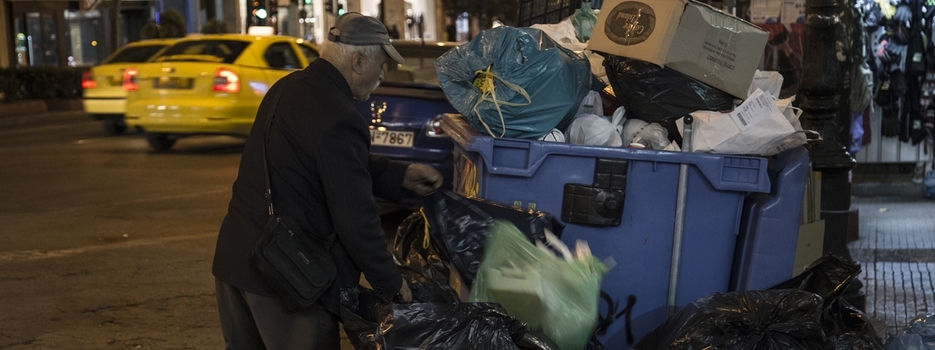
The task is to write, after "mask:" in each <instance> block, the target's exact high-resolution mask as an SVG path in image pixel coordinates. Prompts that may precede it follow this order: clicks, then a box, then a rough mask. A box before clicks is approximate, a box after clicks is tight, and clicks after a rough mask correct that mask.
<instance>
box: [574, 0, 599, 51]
mask: <svg viewBox="0 0 935 350" xmlns="http://www.w3.org/2000/svg"><path fill="white" fill-rule="evenodd" d="M571 23H572V24H574V26H575V36H576V37H577V38H578V41H580V42H583V43H586V42H588V40H591V32H592V31H594V25H595V24H597V14H595V13H594V9H593V8H591V2H590V1H582V2H581V8H579V9H577V10H575V14H574V15H572V16H571Z"/></svg>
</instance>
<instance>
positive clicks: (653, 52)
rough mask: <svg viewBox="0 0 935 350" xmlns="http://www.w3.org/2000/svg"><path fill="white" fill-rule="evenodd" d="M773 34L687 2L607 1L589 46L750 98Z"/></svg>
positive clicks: (667, 0) (708, 7)
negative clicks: (754, 76) (650, 64)
mask: <svg viewBox="0 0 935 350" xmlns="http://www.w3.org/2000/svg"><path fill="white" fill-rule="evenodd" d="M768 38H769V33H768V32H766V31H765V30H763V29H761V28H760V27H758V26H756V25H754V24H752V23H749V22H746V21H744V20H742V19H740V18H737V17H735V16H731V15H729V14H726V13H724V12H721V11H720V10H718V9H716V8H714V7H711V6H708V5H706V4H702V3H698V2H694V1H687V0H653V1H651V2H649V1H647V2H640V1H626V0H611V1H606V2H604V4H603V6H602V7H601V12H600V15H599V16H598V18H597V23H596V24H595V26H594V31H593V32H592V33H591V40H590V41H589V43H588V49H590V50H593V51H598V52H604V53H609V54H613V55H618V56H624V57H629V58H634V59H638V60H643V61H648V62H652V63H655V64H658V65H660V66H665V67H669V68H672V69H674V70H676V71H678V72H681V73H682V74H685V75H688V76H690V77H692V78H695V79H698V80H700V81H702V82H704V83H706V84H708V85H711V86H714V87H716V88H718V89H721V90H723V91H724V92H727V93H729V94H731V95H734V96H735V97H738V98H741V99H745V98H746V97H747V91H748V89H749V87H750V83H751V82H752V81H753V75H754V73H756V69H757V67H758V66H759V64H760V60H761V59H762V57H763V52H764V48H765V47H766V40H767V39H768Z"/></svg>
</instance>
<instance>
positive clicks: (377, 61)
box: [351, 50, 389, 101]
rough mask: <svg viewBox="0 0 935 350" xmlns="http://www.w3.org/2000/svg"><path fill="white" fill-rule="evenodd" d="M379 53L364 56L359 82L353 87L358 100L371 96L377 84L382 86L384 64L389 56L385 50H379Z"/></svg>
mask: <svg viewBox="0 0 935 350" xmlns="http://www.w3.org/2000/svg"><path fill="white" fill-rule="evenodd" d="M377 55H378V57H364V58H363V67H362V68H363V69H362V70H361V75H360V76H359V77H358V81H357V83H356V84H354V85H355V86H353V87H352V88H351V89H352V91H353V93H354V99H355V100H357V101H365V100H367V99H368V98H370V93H371V92H373V90H375V89H376V88H377V86H380V82H381V81H383V64H385V63H386V61H387V59H389V56H387V54H386V52H384V51H383V50H380V51H378V52H377Z"/></svg>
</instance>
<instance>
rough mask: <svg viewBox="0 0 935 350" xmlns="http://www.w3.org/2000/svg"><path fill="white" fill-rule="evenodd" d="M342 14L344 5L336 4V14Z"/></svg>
mask: <svg viewBox="0 0 935 350" xmlns="http://www.w3.org/2000/svg"><path fill="white" fill-rule="evenodd" d="M343 14H344V5H343V4H338V16H340V15H343Z"/></svg>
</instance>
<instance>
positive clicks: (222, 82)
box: [213, 68, 240, 92]
mask: <svg viewBox="0 0 935 350" xmlns="http://www.w3.org/2000/svg"><path fill="white" fill-rule="evenodd" d="M213 90H214V91H222V92H240V76H238V75H237V73H234V71H232V70H230V69H227V68H218V71H217V73H214V87H213Z"/></svg>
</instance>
